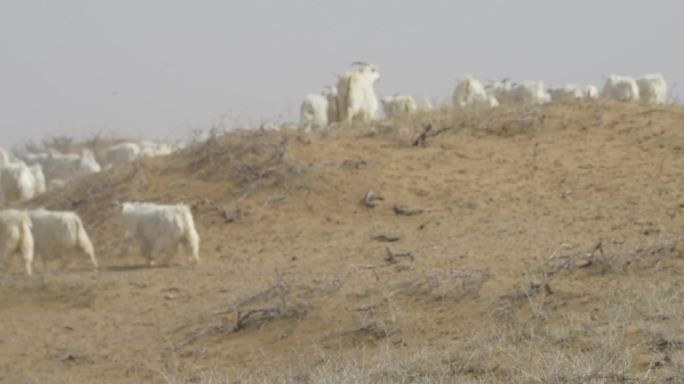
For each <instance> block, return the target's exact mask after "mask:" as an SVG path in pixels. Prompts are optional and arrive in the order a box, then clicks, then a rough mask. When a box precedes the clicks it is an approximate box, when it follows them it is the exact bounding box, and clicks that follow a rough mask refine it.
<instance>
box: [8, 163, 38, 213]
mask: <svg viewBox="0 0 684 384" xmlns="http://www.w3.org/2000/svg"><path fill="white" fill-rule="evenodd" d="M36 189H37V186H36V178H35V176H34V174H33V172H32V171H31V169H30V168H29V167H28V166H26V164H24V163H23V162H22V163H10V164H6V165H4V166H1V167H0V203H2V204H8V203H12V202H15V201H24V200H29V199H31V198H33V196H35V195H36Z"/></svg>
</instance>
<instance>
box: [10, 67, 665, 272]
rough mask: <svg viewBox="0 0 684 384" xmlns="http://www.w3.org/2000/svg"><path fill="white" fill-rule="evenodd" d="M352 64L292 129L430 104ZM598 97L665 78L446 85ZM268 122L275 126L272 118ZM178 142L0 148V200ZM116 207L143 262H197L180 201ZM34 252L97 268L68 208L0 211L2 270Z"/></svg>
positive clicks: (194, 238) (654, 92)
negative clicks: (386, 92) (382, 90)
mask: <svg viewBox="0 0 684 384" xmlns="http://www.w3.org/2000/svg"><path fill="white" fill-rule="evenodd" d="M353 65H356V66H357V68H356V69H355V70H354V71H351V72H348V73H346V74H344V75H341V76H338V82H337V86H336V87H328V88H327V89H326V91H324V92H322V93H321V94H309V95H307V96H306V97H305V98H304V100H303V102H302V104H301V108H300V124H299V128H301V129H303V130H310V129H314V128H322V127H326V126H330V125H335V124H340V123H351V122H355V121H359V122H369V121H371V120H372V119H374V118H376V115H377V114H378V111H379V108H380V105H382V108H383V113H384V115H385V117H386V118H389V119H392V118H396V117H401V116H406V115H408V114H411V113H414V112H416V111H419V110H429V109H431V108H432V106H431V105H430V103H429V102H424V103H423V105H421V106H420V107H419V106H418V105H417V103H416V102H415V100H414V98H413V97H412V96H410V95H406V94H397V95H395V96H392V97H385V98H383V99H382V100H381V101H378V98H377V96H376V94H375V90H374V84H375V82H376V81H377V80H378V79H379V78H380V74H379V72H378V70H377V68H376V67H375V66H374V65H372V64H367V63H360V62H357V63H354V64H353ZM599 97H602V98H605V99H611V100H620V101H642V102H645V103H652V104H663V103H665V102H666V99H667V84H666V82H665V79H664V78H663V76H662V75H660V74H651V75H645V76H641V77H637V78H632V77H627V76H617V75H611V76H609V77H607V79H606V82H605V84H604V86H603V89H602V91H601V92H600V94H599V91H598V88H596V87H595V86H593V85H589V86H587V87H585V88H584V89H582V88H580V87H579V86H577V85H574V84H568V85H566V86H564V87H561V88H553V89H548V90H547V89H545V87H544V83H543V82H541V81H528V82H524V83H520V84H516V83H513V82H511V81H509V80H507V79H506V80H503V81H500V82H490V83H489V84H487V85H486V86H483V84H482V83H481V82H480V81H479V80H477V79H476V78H474V77H472V76H465V77H464V78H463V80H462V81H460V82H459V83H458V84H457V86H456V88H455V89H454V92H453V96H452V103H453V106H454V107H455V108H494V107H497V106H500V105H509V106H525V105H541V104H545V103H548V102H572V101H576V100H582V99H598V98H599ZM262 128H264V129H268V128H267V127H263V126H262ZM270 129H280V127H278V126H275V125H272V127H270ZM179 148H181V145H171V144H168V143H161V142H144V141H143V142H125V143H120V144H115V145H112V146H110V147H108V148H105V149H104V150H100V151H98V152H97V154H94V153H93V151H91V150H88V149H84V150H82V151H81V153H80V154H75V153H69V154H63V153H59V152H57V151H55V150H54V149H47V150H45V151H41V152H37V153H31V152H29V153H23V154H21V155H19V156H14V155H13V156H10V155H9V154H8V153H7V152H5V151H4V150H2V149H0V206H6V205H7V204H10V203H14V202H20V201H25V200H29V199H31V198H33V197H34V196H37V195H39V194H41V193H44V192H45V191H46V190H49V189H54V188H60V187H61V186H63V185H64V184H65V183H67V182H68V181H70V180H73V179H76V178H78V177H80V176H84V175H88V174H93V173H97V172H100V171H101V169H103V168H104V169H107V168H110V167H113V166H116V165H119V164H123V163H127V162H132V161H135V160H136V159H138V158H140V157H154V156H161V155H167V154H170V153H172V152H173V151H175V150H177V149H179ZM100 164H102V166H101V165H100ZM118 213H119V219H120V220H119V222H120V223H121V225H122V227H123V228H124V229H125V230H126V232H127V233H128V234H130V235H132V236H133V237H134V238H135V239H136V240H137V242H138V245H139V247H140V252H141V253H142V255H143V256H144V257H145V258H146V259H147V262H148V264H149V265H152V264H153V263H154V259H153V254H155V253H164V254H165V258H164V263H167V262H168V261H170V257H172V256H173V255H175V254H176V253H177V252H178V250H179V248H185V249H186V251H187V253H189V254H190V255H191V257H192V260H193V261H194V262H199V242H200V240H199V235H198V234H197V230H196V229H195V225H194V221H193V217H192V213H191V211H190V209H189V208H188V207H187V206H186V205H183V204H177V205H160V204H153V203H133V202H128V203H123V204H120V206H119V207H118ZM34 253H35V254H37V255H40V256H41V260H42V262H43V269H44V270H47V259H48V258H55V259H60V260H61V262H62V264H63V265H65V264H66V263H68V262H69V261H70V259H69V257H68V255H67V254H68V253H81V254H84V255H86V256H88V258H89V259H90V261H91V262H92V264H93V266H94V267H95V268H98V263H97V260H96V258H95V251H94V248H93V244H92V242H91V241H90V239H89V237H88V234H87V232H86V230H85V228H84V226H83V223H82V221H81V219H80V218H79V216H78V215H77V214H76V213H74V212H61V211H48V210H45V209H37V210H18V209H6V210H4V211H0V260H1V262H2V263H4V264H5V265H4V267H5V269H7V268H8V263H9V260H10V257H11V256H12V255H14V254H19V255H20V256H21V257H22V259H23V261H24V266H25V270H26V273H27V274H28V275H31V274H32V272H33V260H34Z"/></svg>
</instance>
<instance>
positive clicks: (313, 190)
mask: <svg viewBox="0 0 684 384" xmlns="http://www.w3.org/2000/svg"><path fill="white" fill-rule="evenodd" d="M427 120H432V121H433V123H434V129H435V130H438V129H439V128H445V127H450V128H452V129H450V130H448V131H446V132H443V133H441V134H440V135H438V136H435V137H429V138H428V139H427V141H426V144H425V146H423V147H420V146H419V147H414V146H412V145H410V143H411V141H412V140H413V139H414V138H416V137H417V136H418V135H419V133H420V131H421V129H422V122H423V121H427ZM682 148H684V109H682V108H680V107H663V108H652V107H647V106H641V105H628V104H603V103H601V104H593V103H587V104H578V105H550V106H547V107H544V108H542V109H530V110H524V111H523V110H506V109H498V110H493V111H488V112H483V113H481V114H476V113H470V114H463V113H456V112H454V111H441V112H438V113H434V114H432V115H424V116H419V117H417V118H416V119H415V120H412V121H403V122H394V123H383V124H381V125H378V126H376V127H374V128H373V129H369V128H362V127H354V128H349V129H346V130H343V129H338V130H337V131H328V132H318V133H311V134H301V133H273V132H270V133H233V134H228V135H225V136H220V137H216V138H213V139H211V140H210V141H208V142H206V143H204V144H197V145H194V146H192V147H190V148H187V149H185V150H183V151H182V152H180V153H176V154H174V155H172V156H168V157H163V158H156V159H149V160H144V161H141V162H139V163H136V164H131V165H128V166H124V167H119V168H116V169H112V170H109V171H106V172H103V173H100V174H97V175H94V176H92V177H88V178H85V179H82V180H79V181H78V182H76V183H73V184H70V185H68V186H66V188H65V189H63V190H59V191H55V192H52V193H49V194H47V195H44V196H41V197H39V198H37V199H35V200H34V201H31V202H29V204H28V205H30V206H44V207H47V208H53V209H74V210H76V211H78V213H79V214H80V215H81V217H82V218H83V220H84V223H85V225H86V228H87V229H88V231H89V233H90V235H91V238H92V239H93V242H94V244H95V247H96V252H97V256H98V259H99V260H100V262H101V265H103V266H104V268H103V270H102V271H100V272H99V273H96V272H94V271H92V270H91V269H90V266H89V264H88V261H87V259H86V258H85V257H78V258H77V257H75V260H74V261H73V263H72V264H71V265H70V266H68V267H67V268H66V269H65V270H63V271H57V270H55V271H54V272H51V273H49V274H47V275H42V274H41V273H40V270H41V269H40V263H38V264H37V268H36V269H37V270H38V272H39V273H38V274H37V276H35V277H33V278H27V277H26V276H23V275H22V274H21V273H20V270H21V269H20V265H19V264H20V263H19V262H15V265H14V266H13V268H12V271H11V273H9V274H8V275H6V276H5V277H4V278H3V280H1V283H0V308H1V309H0V318H1V319H2V320H1V324H2V325H1V327H0V382H3V383H4V382H7V383H15V382H16V383H77V382H78V383H94V382H112V383H142V382H145V383H147V382H161V383H164V382H167V383H168V382H203V381H202V380H204V379H203V377H205V376H204V375H206V374H207V373H208V372H210V373H211V374H212V375H219V376H220V375H223V376H224V377H236V375H241V374H245V373H255V372H258V371H262V370H268V371H270V372H278V371H279V370H280V371H282V372H286V371H288V369H293V368H292V367H301V366H302V365H303V364H307V368H306V369H312V368H315V367H316V366H318V365H319V364H326V362H325V361H327V360H326V359H323V358H321V357H320V356H323V355H325V356H335V357H336V358H339V359H340V360H345V359H355V360H358V361H366V360H368V361H371V359H370V358H369V356H373V355H376V354H379V353H385V352H386V351H387V350H388V349H389V350H391V352H392V353H393V354H394V356H397V358H398V359H400V358H402V356H404V357H406V356H410V355H412V354H416V353H418V351H424V350H426V349H428V350H430V351H431V353H433V356H441V357H442V358H438V359H435V360H434V361H432V365H433V366H432V368H429V369H442V368H443V367H444V366H449V365H450V364H452V363H453V361H458V364H459V367H461V370H460V371H459V372H458V373H459V374H463V375H467V376H469V377H471V378H478V377H485V376H487V377H504V376H506V375H510V370H509V369H508V368H506V367H505V364H502V360H501V359H499V360H496V359H494V358H493V357H492V356H494V355H492V354H489V355H487V356H490V357H491V358H482V359H479V360H478V359H477V358H470V360H467V357H466V358H461V357H460V356H461V354H464V355H469V350H468V348H472V351H473V353H472V354H475V353H476V352H477V354H478V355H479V354H481V353H484V352H482V348H483V345H478V346H477V347H475V346H473V345H472V344H473V343H477V344H481V343H479V342H476V340H481V339H476V337H484V336H481V335H482V333H483V332H484V330H485V329H492V328H495V329H500V330H502V332H513V330H514V329H513V328H514V327H513V325H512V324H518V325H520V324H522V325H526V324H532V323H534V324H543V326H544V327H545V328H543V329H546V330H547V331H545V332H548V329H551V328H553V327H555V326H556V325H557V326H558V327H560V326H561V325H560V324H565V322H566V320H567V319H568V316H569V315H570V314H573V316H587V318H588V319H589V320H587V321H595V322H593V323H592V327H593V328H592V329H593V330H594V331H595V332H599V333H600V332H603V331H602V329H604V328H602V327H604V326H605V327H607V326H608V325H607V324H608V323H605V324H604V323H601V321H603V320H600V319H605V318H606V317H605V316H603V315H604V314H605V313H607V312H606V311H607V310H606V308H609V307H610V308H615V305H613V304H615V303H616V302H617V303H621V302H622V301H624V300H625V295H621V293H624V292H628V293H630V294H631V293H634V292H636V293H638V292H640V291H643V290H647V289H650V288H652V287H654V286H656V285H657V284H665V285H666V286H667V287H670V288H671V289H673V290H676V289H681V287H682V282H681V278H680V275H681V274H680V272H681V271H682V268H684V260H683V259H682V254H681V245H679V239H680V237H681V234H682V233H684V221H683V220H682V214H683V212H682V210H683V209H684V156H683V152H682ZM369 191H373V192H374V193H375V194H376V195H379V196H381V197H382V200H375V201H374V204H375V206H374V207H367V206H365V205H363V204H362V203H361V198H362V196H363V195H364V194H365V193H367V192H369ZM127 200H137V201H151V202H159V203H176V202H184V203H186V204H188V205H190V206H191V207H192V210H193V213H194V216H195V221H196V225H197V229H198V231H199V233H200V236H201V239H202V245H201V248H202V251H201V258H202V261H201V263H200V264H199V265H197V266H193V265H191V264H190V263H189V261H188V260H187V258H186V257H182V256H178V257H176V258H175V259H173V262H172V264H171V265H170V266H160V267H152V268H149V267H146V266H144V260H143V258H142V256H141V255H140V254H139V253H138V250H137V248H136V247H135V246H133V245H132V244H130V243H131V241H130V240H129V239H126V238H124V233H123V230H122V229H121V228H120V227H119V226H118V224H117V221H116V220H115V207H116V202H117V201H118V202H122V201H127ZM395 204H400V205H403V206H404V207H402V208H403V209H405V210H408V211H412V210H416V211H415V212H409V213H413V214H410V215H403V214H397V213H395V209H393V207H394V205H395ZM381 235H384V236H385V238H384V239H383V238H378V239H374V237H377V236H381ZM388 238H389V239H388ZM393 238H398V239H393ZM382 240H385V241H382ZM387 240H396V241H392V242H389V241H387ZM597 245H600V246H597ZM388 250H389V251H388ZM592 251H593V252H592ZM388 252H391V253H392V255H393V258H389V260H388V259H387V258H388ZM51 265H52V264H51ZM56 267H57V263H54V267H53V268H56ZM675 304H676V305H679V304H681V303H679V304H677V303H675ZM255 310H256V311H255ZM675 312H676V311H675ZM681 312H684V308H683V309H682V310H681V311H679V312H676V313H678V314H679V313H681ZM611 313H612V312H611ZM654 316H655V317H654ZM656 317H657V314H654V313H650V312H647V311H646V310H645V309H644V311H643V313H641V312H639V311H638V308H637V311H636V312H635V314H633V315H631V317H630V319H629V321H627V322H626V323H625V327H624V329H622V328H621V329H622V331H623V335H624V337H625V340H626V341H625V345H624V347H625V348H628V349H629V350H630V351H632V353H631V354H630V362H631V365H630V366H629V368H628V369H627V371H628V373H629V374H630V375H635V377H636V376H638V375H641V374H643V372H646V371H647V370H648V371H649V372H650V371H652V372H653V375H652V377H665V376H667V374H669V373H668V372H670V373H671V372H674V371H676V366H677V364H678V361H677V360H676V356H678V355H677V353H678V352H676V351H674V350H676V349H677V348H675V347H673V349H672V350H671V352H670V354H669V355H668V359H664V360H663V362H662V363H661V364H660V365H658V366H657V367H655V368H654V367H652V361H653V360H654V357H653V356H655V355H656V354H662V353H664V352H663V351H662V350H656V349H657V348H656V349H654V348H650V347H649V344H648V343H647V341H648V336H649V335H648V334H647V332H646V331H645V329H646V328H645V326H644V324H645V322H647V321H650V322H651V323H649V324H650V325H654V326H656V325H657V326H665V325H667V326H668V327H674V328H672V333H673V334H675V335H679V334H680V333H681V332H682V330H683V329H684V327H682V325H681V324H682V322H681V321H679V322H677V318H671V317H667V318H664V319H660V318H656ZM597 319H598V320H597ZM650 325H649V326H650ZM535 329H542V328H535ZM594 331H592V332H594ZM549 334H550V333H549ZM478 335H479V336H478ZM677 337H678V336H677ZM677 337H675V339H676V338H677ZM592 338H594V337H593V336H592V333H591V332H589V331H587V332H578V333H577V334H573V335H570V336H568V339H567V341H566V342H565V344H563V346H562V348H564V350H566V351H568V353H574V352H573V351H576V352H577V353H580V351H586V350H587V348H589V347H588V346H589V345H592V344H591V339H592ZM645 340H646V341H645ZM483 343H485V344H486V342H483ZM673 345H674V344H673ZM559 348H560V347H559ZM478 351H479V352H478ZM488 353H489V352H488ZM492 353H495V352H492ZM450 359H451V360H450ZM466 360H467V361H466ZM513 361H514V362H518V363H520V362H524V361H525V359H520V360H513ZM512 364H513V363H512ZM302 369H303V368H302ZM426 369H428V368H426ZM506 377H508V376H506ZM638 377H641V376H638ZM613 379H614V380H616V382H617V381H619V380H618V379H619V378H613ZM610 380H611V378H610V377H609V378H607V379H606V382H610ZM297 381H307V379H306V378H305V377H304V376H302V377H300V378H299V379H297V380H293V382H297ZM207 382H208V381H207ZM231 382H232V381H231ZM340 382H342V381H340Z"/></svg>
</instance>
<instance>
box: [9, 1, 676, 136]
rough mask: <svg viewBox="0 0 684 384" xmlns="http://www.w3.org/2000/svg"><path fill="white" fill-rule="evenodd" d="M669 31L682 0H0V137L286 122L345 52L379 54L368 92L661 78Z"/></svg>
mask: <svg viewBox="0 0 684 384" xmlns="http://www.w3.org/2000/svg"><path fill="white" fill-rule="evenodd" d="M683 38H684V1H681V0H671V1H665V0H660V1H658V0H656V1H632V0H630V1H627V0H604V1H598V0H580V1H578V0H574V1H560V0H558V1H552V0H539V1H533V0H516V1H513V0H498V1H495V0H487V1H483V0H478V1H455V0H452V1H447V0H443V1H439V0H430V1H427V0H421V1H417V0H411V1H404V0H375V1H371V0H344V1H340V0H335V1H328V0H320V1H314V0H308V1H304V0H249V1H246V0H245V1H241V0H222V1H218V0H216V1H208V0H206V1H203V0H196V1H190V0H110V1H105V0H101V1H94V0H59V1H55V0H44V1H37V0H0V145H2V146H5V147H8V146H11V145H14V144H17V143H20V142H23V141H25V140H28V139H40V138H41V137H44V136H49V135H61V134H69V135H81V136H83V135H86V134H90V133H93V132H97V131H103V132H105V133H111V132H119V133H121V134H127V135H132V136H134V137H143V138H172V137H185V136H187V135H188V134H189V132H190V131H191V130H192V129H197V128H207V127H210V126H211V125H212V124H215V123H216V122H217V121H221V120H222V119H223V118H224V117H225V118H227V120H228V121H241V122H245V123H251V124H259V123H260V122H262V121H264V120H271V119H280V120H287V121H291V120H296V119H297V118H298V116H297V115H298V109H299V102H300V100H301V98H302V97H303V96H304V95H305V94H306V93H308V92H318V91H319V90H321V89H322V87H323V85H325V84H331V83H333V82H334V76H333V73H336V72H337V73H342V72H344V71H346V70H347V69H348V68H349V63H350V62H351V61H354V60H365V61H371V62H373V63H375V64H377V65H378V67H379V69H380V73H381V74H382V79H381V81H380V83H378V86H377V90H378V93H379V94H381V95H382V94H393V93H396V92H409V93H412V94H414V95H416V96H419V97H423V96H425V97H429V98H432V99H434V98H437V99H439V100H446V99H447V98H448V96H449V95H450V93H451V91H452V89H453V87H454V85H455V84H456V82H457V79H458V78H460V77H461V76H463V75H464V74H465V73H472V74H474V75H475V76H477V77H479V78H481V79H483V80H485V79H500V78H503V77H511V78H513V79H514V80H519V81H522V80H534V79H541V80H544V81H545V82H546V83H547V84H548V85H561V84H563V83H566V82H576V83H580V84H582V85H584V84H586V83H595V84H597V85H600V84H601V83H602V79H601V76H603V75H606V74H609V73H624V74H642V73H647V72H661V73H663V74H664V75H665V77H666V78H667V80H668V82H669V84H670V86H671V87H672V86H673V84H675V83H678V84H682V81H684V44H683V43H682V39H683ZM674 93H675V94H676V95H679V94H681V93H680V92H678V90H677V89H676V88H675V91H674Z"/></svg>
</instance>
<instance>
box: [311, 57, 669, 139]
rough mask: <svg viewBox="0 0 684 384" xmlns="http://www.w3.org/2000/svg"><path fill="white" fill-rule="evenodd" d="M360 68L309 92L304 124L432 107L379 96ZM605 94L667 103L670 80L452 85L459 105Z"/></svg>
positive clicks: (468, 81)
mask: <svg viewBox="0 0 684 384" xmlns="http://www.w3.org/2000/svg"><path fill="white" fill-rule="evenodd" d="M352 65H355V66H356V70H354V71H351V72H347V73H346V74H344V75H340V76H338V81H337V86H336V87H327V88H326V90H325V91H323V92H322V93H320V94H309V95H307V96H306V97H305V98H304V100H303V101H302V104H301V107H300V126H301V127H304V128H307V129H313V128H321V127H325V126H328V125H333V124H337V123H350V122H352V121H360V122H368V121H370V120H372V119H374V118H375V117H376V115H377V114H378V112H379V109H380V106H382V110H383V113H384V115H385V117H386V118H388V119H392V118H396V117H401V116H406V115H408V114H411V113H413V112H416V111H420V110H430V109H432V106H431V103H430V102H429V101H427V100H426V101H424V102H423V103H422V105H420V106H418V104H417V103H416V101H415V100H414V98H413V97H412V96H411V95H407V94H397V95H394V96H389V97H384V98H382V99H381V100H378V97H377V96H376V94H375V90H374V84H375V82H376V81H377V80H378V79H380V74H379V72H378V70H377V68H376V66H375V65H372V64H368V63H363V62H355V63H353V64H352ZM599 97H603V98H605V99H610V100H619V101H642V102H644V103H650V104H663V103H665V102H666V100H667V83H666V82H665V78H664V77H663V76H662V75H661V74H649V75H644V76H641V77H636V78H633V77H629V76H618V75H610V76H608V77H607V78H606V82H605V84H604V86H603V89H602V91H601V93H600V94H599V90H598V88H597V87H596V86H594V85H588V86H587V87H585V88H584V89H582V88H581V87H579V86H577V85H576V84H567V85H565V86H563V87H559V88H552V89H546V88H545V87H544V83H543V82H542V81H527V82H523V83H520V84H516V83H513V82H511V81H510V80H508V79H505V80H503V81H499V82H490V83H489V84H487V85H486V86H483V84H482V83H481V82H480V81H479V80H477V79H476V78H474V77H472V76H469V75H467V76H465V77H464V78H463V80H462V81H460V82H459V83H458V84H457V85H456V88H455V89H454V92H453V95H452V103H453V106H454V107H456V108H493V107H498V106H500V105H508V106H525V105H541V104H546V103H549V102H573V101H577V100H582V99H598V98H599Z"/></svg>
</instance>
